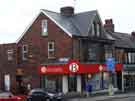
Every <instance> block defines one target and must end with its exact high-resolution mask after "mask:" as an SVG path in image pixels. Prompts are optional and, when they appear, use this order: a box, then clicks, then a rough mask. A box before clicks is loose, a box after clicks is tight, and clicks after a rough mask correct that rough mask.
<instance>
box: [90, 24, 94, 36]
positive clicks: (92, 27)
mask: <svg viewBox="0 0 135 101" xmlns="http://www.w3.org/2000/svg"><path fill="white" fill-rule="evenodd" d="M91 29H92V33H91V34H92V36H94V35H95V24H94V23H92V26H91Z"/></svg>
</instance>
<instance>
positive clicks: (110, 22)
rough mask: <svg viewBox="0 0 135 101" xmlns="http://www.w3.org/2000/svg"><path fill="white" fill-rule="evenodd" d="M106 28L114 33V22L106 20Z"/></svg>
mask: <svg viewBox="0 0 135 101" xmlns="http://www.w3.org/2000/svg"><path fill="white" fill-rule="evenodd" d="M104 28H105V29H106V30H107V31H111V32H114V24H113V20H112V19H106V20H105V24H104Z"/></svg>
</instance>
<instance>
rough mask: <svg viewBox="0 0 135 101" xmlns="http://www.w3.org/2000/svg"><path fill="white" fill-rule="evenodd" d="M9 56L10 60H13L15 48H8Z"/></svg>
mask: <svg viewBox="0 0 135 101" xmlns="http://www.w3.org/2000/svg"><path fill="white" fill-rule="evenodd" d="M7 58H8V61H11V60H13V50H12V49H10V50H7Z"/></svg>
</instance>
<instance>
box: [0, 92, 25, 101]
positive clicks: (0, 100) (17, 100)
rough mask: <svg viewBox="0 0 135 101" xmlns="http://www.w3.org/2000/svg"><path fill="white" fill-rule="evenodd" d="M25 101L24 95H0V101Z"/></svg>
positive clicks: (5, 93) (7, 93)
mask: <svg viewBox="0 0 135 101" xmlns="http://www.w3.org/2000/svg"><path fill="white" fill-rule="evenodd" d="M24 99H26V96H25V95H13V94H12V93H11V92H2V93H0V101H5V100H8V101H11V100H12V101H24Z"/></svg>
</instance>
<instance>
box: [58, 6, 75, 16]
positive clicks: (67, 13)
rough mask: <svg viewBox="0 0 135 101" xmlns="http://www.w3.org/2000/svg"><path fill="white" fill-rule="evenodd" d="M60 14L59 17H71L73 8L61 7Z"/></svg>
mask: <svg viewBox="0 0 135 101" xmlns="http://www.w3.org/2000/svg"><path fill="white" fill-rule="evenodd" d="M60 13H61V15H63V16H67V17H70V16H73V15H74V8H73V7H71V6H67V7H62V8H60Z"/></svg>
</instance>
